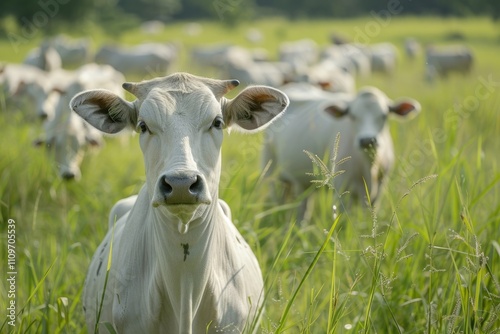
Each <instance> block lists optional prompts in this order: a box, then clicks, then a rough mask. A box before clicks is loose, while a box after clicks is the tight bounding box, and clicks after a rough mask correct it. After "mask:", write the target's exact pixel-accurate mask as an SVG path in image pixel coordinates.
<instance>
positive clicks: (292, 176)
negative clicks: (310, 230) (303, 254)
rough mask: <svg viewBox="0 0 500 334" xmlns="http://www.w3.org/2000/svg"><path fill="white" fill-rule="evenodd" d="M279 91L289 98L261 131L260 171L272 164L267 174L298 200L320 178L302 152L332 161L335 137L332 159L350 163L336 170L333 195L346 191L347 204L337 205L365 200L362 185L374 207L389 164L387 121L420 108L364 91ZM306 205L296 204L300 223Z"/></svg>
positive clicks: (305, 215)
mask: <svg viewBox="0 0 500 334" xmlns="http://www.w3.org/2000/svg"><path fill="white" fill-rule="evenodd" d="M281 89H282V90H283V91H284V92H285V93H286V94H287V95H288V96H289V98H290V106H289V108H288V111H287V112H286V114H285V115H284V117H282V118H281V119H280V120H279V122H275V123H274V124H273V125H271V126H270V127H269V128H268V129H267V130H266V132H265V145H264V150H263V159H262V162H263V165H264V166H268V164H269V162H271V165H270V166H271V167H270V169H269V173H277V176H278V177H279V179H280V180H281V181H282V182H284V183H285V184H286V185H287V186H288V187H289V188H288V189H291V191H292V194H293V195H295V196H298V195H300V194H301V193H302V192H304V191H305V190H306V189H308V188H309V187H310V186H311V181H312V180H313V179H319V178H321V177H320V176H311V175H309V174H308V173H311V172H312V171H313V163H312V161H311V159H310V158H309V157H308V156H307V155H306V154H305V153H304V150H307V151H309V152H311V153H313V154H316V155H317V156H318V157H319V158H323V157H325V155H329V156H330V158H332V157H333V155H332V149H333V147H334V141H335V138H336V136H337V133H340V144H339V147H338V151H337V159H338V160H340V159H342V158H346V157H351V158H350V159H349V160H347V161H346V162H345V163H343V164H342V165H340V166H338V167H337V168H336V171H338V170H340V169H341V170H345V172H344V173H343V174H340V175H338V176H336V177H334V179H333V185H334V187H335V189H336V191H337V193H338V194H342V193H343V192H345V191H349V195H348V199H347V200H345V197H343V198H342V199H341V202H340V203H338V202H337V206H339V207H340V209H346V208H347V207H349V206H350V205H351V203H355V202H359V201H365V199H366V191H365V182H366V186H367V188H368V192H369V196H370V200H371V202H372V203H374V202H375V201H376V200H377V198H378V196H379V194H380V188H381V185H382V183H383V181H384V179H385V176H386V175H387V174H388V173H389V171H390V170H391V168H392V167H393V164H394V152H393V144H392V139H391V136H390V133H389V128H388V124H387V116H388V115H397V116H403V117H404V116H408V115H410V114H416V112H418V111H419V110H420V105H419V103H418V102H417V101H415V100H412V99H401V100H399V101H398V102H393V101H391V100H390V99H389V98H388V97H387V96H386V95H385V94H384V93H383V92H381V91H380V90H379V89H377V88H374V87H366V88H364V89H362V90H360V91H359V92H358V93H357V94H356V95H355V96H351V95H348V94H334V93H329V92H325V91H322V90H320V89H318V88H316V87H314V86H309V87H307V86H305V85H304V84H302V85H301V86H298V87H297V86H296V84H289V85H287V86H284V87H282V88H281ZM346 197H347V196H346ZM307 204H308V203H307V201H304V202H303V203H302V204H301V208H300V210H299V216H298V218H299V219H302V218H304V219H305V220H308V219H309V218H310V217H309V216H308V213H309V212H307V211H309V210H308V209H309V208H308V205H307Z"/></svg>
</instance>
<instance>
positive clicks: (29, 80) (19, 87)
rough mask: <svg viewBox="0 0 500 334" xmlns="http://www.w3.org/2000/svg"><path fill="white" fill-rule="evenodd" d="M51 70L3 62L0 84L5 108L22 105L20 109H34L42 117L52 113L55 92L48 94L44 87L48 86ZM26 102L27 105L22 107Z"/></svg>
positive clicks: (54, 103) (55, 97) (55, 100)
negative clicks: (46, 70) (4, 97)
mask: <svg viewBox="0 0 500 334" xmlns="http://www.w3.org/2000/svg"><path fill="white" fill-rule="evenodd" d="M58 71H60V70H56V71H53V72H45V71H43V70H41V69H39V68H38V67H35V66H32V65H27V64H11V63H8V64H5V65H3V67H2V70H1V72H0V86H2V90H3V93H4V94H5V96H6V99H5V100H6V106H5V107H6V108H11V107H13V106H23V107H21V109H34V110H35V114H36V115H37V116H39V117H40V118H42V119H45V118H47V117H48V116H49V115H52V114H53V113H54V109H55V105H56V102H57V95H56V94H51V95H50V96H48V95H49V94H48V93H47V92H46V91H45V89H44V87H47V86H48V81H50V80H49V77H51V76H52V75H53V74H54V73H55V72H58ZM25 102H27V103H28V106H26V107H24V103H25Z"/></svg>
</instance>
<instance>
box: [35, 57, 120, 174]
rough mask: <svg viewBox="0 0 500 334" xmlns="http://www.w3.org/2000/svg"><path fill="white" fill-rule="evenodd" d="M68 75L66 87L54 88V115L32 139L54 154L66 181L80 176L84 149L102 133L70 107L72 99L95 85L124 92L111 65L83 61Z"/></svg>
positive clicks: (118, 92)
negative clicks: (41, 135) (37, 135)
mask: <svg viewBox="0 0 500 334" xmlns="http://www.w3.org/2000/svg"><path fill="white" fill-rule="evenodd" d="M69 75H70V77H69V78H68V80H67V82H66V87H64V88H61V89H59V90H58V91H57V93H58V94H59V97H58V99H57V105H56V108H55V114H54V116H53V117H51V118H50V119H48V120H47V121H46V122H45V123H44V130H45V134H44V138H42V139H37V140H36V141H35V144H36V145H39V146H40V145H42V144H45V145H46V147H47V148H48V149H49V152H50V153H51V154H53V156H54V159H55V162H56V164H57V168H58V170H59V175H60V176H61V177H62V178H63V179H66V180H72V179H79V178H80V177H81V171H80V164H81V161H82V159H83V155H84V149H85V148H86V147H87V146H88V145H91V146H100V145H101V144H102V134H101V132H99V131H97V130H96V129H95V128H94V127H92V126H89V124H87V123H86V122H85V121H84V120H83V119H82V118H81V117H79V116H77V115H76V114H75V113H74V112H73V111H72V110H71V109H70V108H69V102H70V100H71V98H72V97H73V96H74V95H75V94H77V93H79V92H81V91H82V90H88V89H97V88H102V89H107V90H109V91H111V92H114V93H116V94H123V90H122V88H121V85H120V84H119V83H121V82H124V81H125V77H124V76H123V74H121V73H120V72H118V71H116V70H115V69H114V68H112V67H111V66H109V65H98V64H94V63H90V64H86V65H84V66H82V67H80V68H79V69H78V70H76V71H75V72H74V73H71V74H69Z"/></svg>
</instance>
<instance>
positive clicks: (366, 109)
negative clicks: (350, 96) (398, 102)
mask: <svg viewBox="0 0 500 334" xmlns="http://www.w3.org/2000/svg"><path fill="white" fill-rule="evenodd" d="M349 111H350V112H351V113H352V114H353V115H356V116H364V117H370V116H376V115H380V114H387V113H388V112H389V99H388V98H387V96H386V95H385V94H384V93H382V92H380V91H377V90H365V91H361V92H360V93H359V94H358V95H357V96H356V98H355V99H354V100H353V101H352V102H351V105H350V107H349Z"/></svg>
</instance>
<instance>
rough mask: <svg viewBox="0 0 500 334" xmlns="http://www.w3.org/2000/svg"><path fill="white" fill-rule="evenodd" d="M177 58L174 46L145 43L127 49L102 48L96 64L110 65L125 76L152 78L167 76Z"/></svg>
mask: <svg viewBox="0 0 500 334" xmlns="http://www.w3.org/2000/svg"><path fill="white" fill-rule="evenodd" d="M176 58H177V47H176V46H174V45H173V44H160V43H145V44H140V45H136V46H134V47H130V48H125V47H117V46H109V45H108V46H102V47H101V48H100V49H99V50H98V51H97V53H96V55H95V62H96V63H99V64H108V65H111V66H113V67H114V68H115V69H116V70H117V71H120V72H122V73H123V74H136V75H143V76H148V75H149V76H151V75H155V76H156V75H158V74H161V75H163V74H166V73H167V71H168V69H169V68H170V65H171V64H172V63H173V62H174V60H175V59H176Z"/></svg>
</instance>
